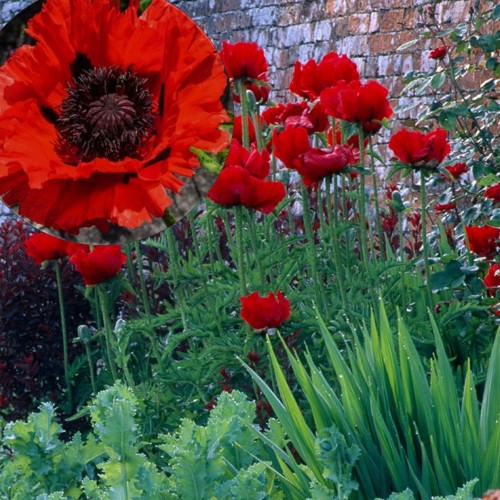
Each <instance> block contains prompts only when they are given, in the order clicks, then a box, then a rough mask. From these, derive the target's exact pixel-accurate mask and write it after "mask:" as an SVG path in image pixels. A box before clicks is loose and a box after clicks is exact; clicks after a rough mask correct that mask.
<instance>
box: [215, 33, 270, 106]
mask: <svg viewBox="0 0 500 500" xmlns="http://www.w3.org/2000/svg"><path fill="white" fill-rule="evenodd" d="M220 56H221V58H222V61H223V62H224V66H225V67H226V72H227V75H228V76H229V78H232V79H233V80H241V81H243V83H244V84H245V88H246V89H247V90H251V91H252V92H253V94H254V96H255V99H256V101H262V102H265V101H267V98H268V96H269V91H270V86H269V85H268V79H267V70H268V64H267V60H266V56H265V54H264V51H263V50H262V49H261V48H260V47H259V46H258V45H257V44H256V43H255V42H237V43H234V44H233V43H228V42H226V41H223V42H222V50H221V51H220ZM234 98H235V100H236V101H237V102H239V97H238V95H236V94H235V95H234Z"/></svg>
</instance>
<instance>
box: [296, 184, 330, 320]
mask: <svg viewBox="0 0 500 500" xmlns="http://www.w3.org/2000/svg"><path fill="white" fill-rule="evenodd" d="M301 196H302V215H303V218H304V230H305V233H306V238H307V250H308V251H307V258H308V259H307V260H308V261H309V267H310V268H311V278H312V280H313V288H314V291H315V295H316V303H317V304H318V307H321V310H322V311H324V312H325V313H326V312H327V304H328V301H327V300H326V296H325V289H324V287H323V281H322V278H321V276H320V274H319V272H318V264H317V260H316V259H317V252H316V245H315V244H314V233H313V228H312V220H311V212H310V206H309V195H308V193H307V189H306V187H305V185H304V184H303V183H301Z"/></svg>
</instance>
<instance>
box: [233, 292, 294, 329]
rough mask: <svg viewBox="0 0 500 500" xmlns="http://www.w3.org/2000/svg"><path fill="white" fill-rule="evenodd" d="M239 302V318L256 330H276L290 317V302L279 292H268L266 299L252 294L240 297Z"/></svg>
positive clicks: (255, 293)
mask: <svg viewBox="0 0 500 500" xmlns="http://www.w3.org/2000/svg"><path fill="white" fill-rule="evenodd" d="M240 302H241V318H242V319H243V320H244V321H246V322H247V323H248V324H249V325H250V326H251V327H252V328H255V329H256V330H261V329H263V328H277V327H278V326H280V325H281V324H282V323H284V322H285V321H286V320H287V319H288V318H289V317H290V302H289V301H288V299H287V298H286V297H285V296H284V295H283V294H282V293H281V292H276V293H272V292H269V294H268V296H267V297H261V296H260V295H259V294H258V293H257V292H254V293H252V294H250V295H248V296H246V297H240Z"/></svg>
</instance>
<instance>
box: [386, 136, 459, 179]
mask: <svg viewBox="0 0 500 500" xmlns="http://www.w3.org/2000/svg"><path fill="white" fill-rule="evenodd" d="M389 149H391V150H392V151H393V152H394V154H395V155H396V157H397V158H398V159H399V160H401V161H402V162H403V163H406V164H407V165H409V166H410V167H412V168H415V169H417V170H419V169H422V170H436V169H437V167H438V166H439V165H440V164H441V162H442V161H443V160H444V159H445V158H446V156H447V155H448V153H449V152H450V150H451V148H450V144H449V143H448V134H447V132H446V130H443V129H441V128H439V127H438V128H436V129H435V130H432V131H431V132H428V133H425V132H420V131H419V130H408V129H406V128H403V129H401V130H400V131H399V132H396V133H395V134H394V135H393V136H392V137H391V139H390V141H389Z"/></svg>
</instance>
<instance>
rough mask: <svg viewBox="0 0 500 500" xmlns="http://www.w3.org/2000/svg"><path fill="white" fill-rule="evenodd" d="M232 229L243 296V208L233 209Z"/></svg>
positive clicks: (244, 274) (245, 292)
mask: <svg viewBox="0 0 500 500" xmlns="http://www.w3.org/2000/svg"><path fill="white" fill-rule="evenodd" d="M234 227H235V233H236V234H235V236H236V259H237V270H238V277H239V281H240V294H241V295H242V296H245V295H247V279H246V270H245V253H244V246H243V208H242V207H241V206H236V207H234Z"/></svg>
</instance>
